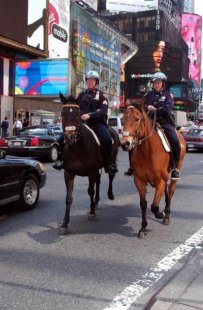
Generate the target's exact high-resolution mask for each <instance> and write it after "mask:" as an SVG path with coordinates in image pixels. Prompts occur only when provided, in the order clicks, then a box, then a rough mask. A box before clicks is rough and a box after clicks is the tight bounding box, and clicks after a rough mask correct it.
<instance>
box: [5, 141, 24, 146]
mask: <svg viewBox="0 0 203 310" xmlns="http://www.w3.org/2000/svg"><path fill="white" fill-rule="evenodd" d="M23 145H24V144H23V142H22V141H10V142H9V143H8V146H9V147H23Z"/></svg>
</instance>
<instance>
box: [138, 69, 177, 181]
mask: <svg viewBox="0 0 203 310" xmlns="http://www.w3.org/2000/svg"><path fill="white" fill-rule="evenodd" d="M166 82H167V77H166V75H165V74H164V73H162V72H156V73H155V74H154V75H153V76H152V83H153V89H152V90H151V91H149V92H148V93H147V94H146V95H145V96H144V108H145V111H147V112H148V113H149V115H150V116H151V117H153V114H154V113H155V112H156V121H157V122H158V123H159V124H160V125H161V127H162V128H163V130H164V132H165V134H166V137H167V139H168V141H169V143H170V146H171V150H172V160H173V169H172V172H171V179H173V180H178V179H180V173H179V170H178V163H179V160H180V150H181V149H180V143H179V139H178V135H177V132H176V128H175V118H174V115H173V113H172V109H173V106H174V102H173V98H172V96H171V94H170V93H169V91H168V90H167V88H166Z"/></svg>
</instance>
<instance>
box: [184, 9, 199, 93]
mask: <svg viewBox="0 0 203 310" xmlns="http://www.w3.org/2000/svg"><path fill="white" fill-rule="evenodd" d="M181 33H182V37H183V39H184V40H185V42H186V43H187V45H188V48H189V49H188V57H189V59H190V65H189V77H190V80H192V81H193V82H194V84H196V87H197V84H198V85H200V78H201V58H202V51H201V36H202V18H201V16H199V15H196V14H186V13H184V14H183V15H182V29H181Z"/></svg>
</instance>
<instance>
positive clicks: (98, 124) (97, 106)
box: [53, 71, 118, 175]
mask: <svg viewBox="0 0 203 310" xmlns="http://www.w3.org/2000/svg"><path fill="white" fill-rule="evenodd" d="M85 81H86V84H87V89H86V90H83V91H82V92H80V93H79V95H78V97H77V102H78V104H79V106H80V115H81V119H82V120H83V121H84V122H86V124H87V125H88V126H89V127H90V128H91V129H92V130H93V131H94V132H95V133H96V135H97V136H98V138H99V140H100V142H101V148H102V152H103V155H104V168H105V171H106V172H109V173H110V174H112V175H114V174H115V173H116V172H118V169H117V166H116V163H113V162H112V159H111V152H112V138H111V135H110V132H109V131H108V127H107V113H108V100H107V98H106V97H105V96H104V94H103V92H102V91H101V90H99V89H98V85H99V74H98V73H97V72H96V71H89V72H88V73H87V75H86V77H85ZM90 152H91V150H90ZM53 167H54V168H55V169H58V170H60V169H61V168H63V165H62V164H60V163H55V164H54V165H53Z"/></svg>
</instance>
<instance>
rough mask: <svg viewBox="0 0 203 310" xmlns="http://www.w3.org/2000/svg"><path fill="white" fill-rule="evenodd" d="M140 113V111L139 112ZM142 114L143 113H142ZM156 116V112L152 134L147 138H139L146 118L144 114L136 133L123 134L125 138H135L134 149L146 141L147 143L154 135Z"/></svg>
mask: <svg viewBox="0 0 203 310" xmlns="http://www.w3.org/2000/svg"><path fill="white" fill-rule="evenodd" d="M138 110H139V109H138ZM139 111H140V110H139ZM141 113H142V112H141ZM156 114H157V112H156V111H154V116H153V123H152V129H151V131H150V133H149V134H148V135H147V136H145V137H143V138H142V139H139V137H138V136H139V133H140V130H141V125H142V123H143V121H144V116H143V114H142V119H141V121H140V124H139V127H138V129H137V130H136V131H135V133H128V132H124V133H123V136H124V137H128V136H131V137H133V141H132V148H134V147H136V146H138V145H140V144H142V143H143V142H144V141H146V140H147V139H149V137H151V135H152V133H153V131H154V128H155V125H156Z"/></svg>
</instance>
